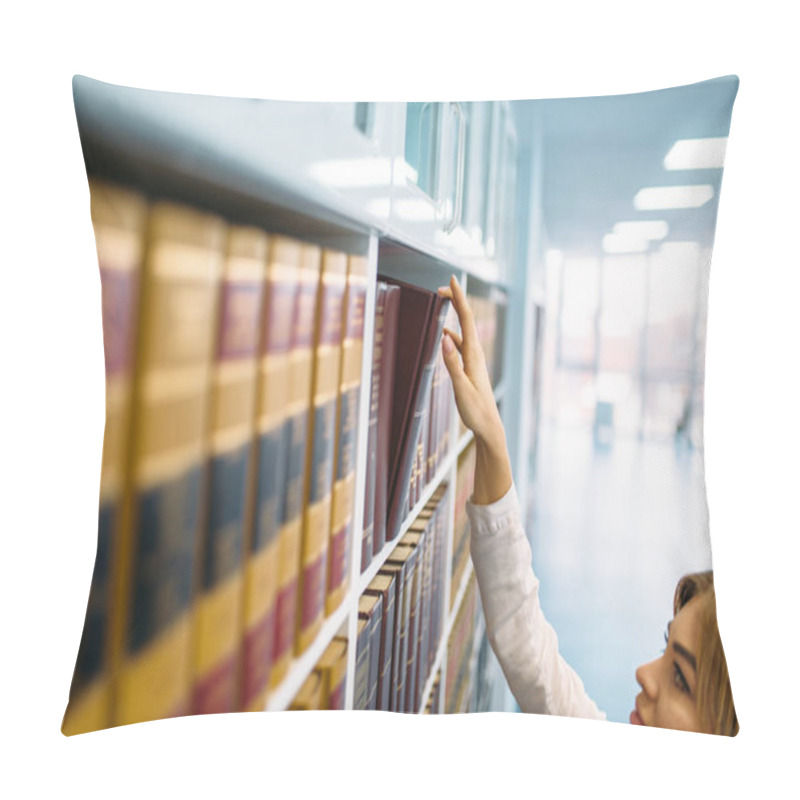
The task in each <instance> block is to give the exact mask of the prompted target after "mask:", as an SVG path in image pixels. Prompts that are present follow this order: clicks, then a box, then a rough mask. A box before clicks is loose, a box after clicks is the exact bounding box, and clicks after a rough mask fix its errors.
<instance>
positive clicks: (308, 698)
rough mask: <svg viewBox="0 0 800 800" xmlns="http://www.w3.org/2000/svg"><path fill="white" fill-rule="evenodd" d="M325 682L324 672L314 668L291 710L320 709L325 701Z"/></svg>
mask: <svg viewBox="0 0 800 800" xmlns="http://www.w3.org/2000/svg"><path fill="white" fill-rule="evenodd" d="M324 691H325V682H324V680H323V677H322V672H321V671H320V670H318V669H315V670H312V672H311V674H310V675H309V676H308V677H307V678H306V679H305V681H304V682H303V685H302V686H301V687H300V690H299V691H298V692H297V694H296V695H295V698H294V700H292V702H291V705H290V706H289V710H290V711H319V710H320V709H322V708H323V706H324V703H325V697H324Z"/></svg>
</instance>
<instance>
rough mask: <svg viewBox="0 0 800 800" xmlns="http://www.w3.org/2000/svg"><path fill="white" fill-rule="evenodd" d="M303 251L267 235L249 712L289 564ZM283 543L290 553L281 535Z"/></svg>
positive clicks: (247, 588) (252, 504) (264, 673)
mask: <svg viewBox="0 0 800 800" xmlns="http://www.w3.org/2000/svg"><path fill="white" fill-rule="evenodd" d="M302 255H303V246H302V244H301V243H300V242H298V241H295V240H293V239H289V238H287V237H285V236H275V235H271V236H270V237H269V255H268V263H267V271H266V286H265V291H264V294H263V312H262V315H261V319H262V330H261V341H260V347H259V370H258V396H257V404H256V409H255V426H256V446H255V447H254V448H253V451H252V454H251V458H252V460H253V462H254V463H253V469H252V472H251V474H250V492H251V494H250V499H249V501H248V503H247V506H246V508H247V517H246V521H245V537H246V538H245V552H246V554H247V555H246V558H247V561H246V566H245V585H244V601H243V622H242V625H243V635H242V654H241V664H240V669H241V673H242V677H241V693H240V701H239V707H240V708H241V709H242V710H247V711H263V710H264V708H265V705H266V697H267V690H268V687H269V681H270V674H271V669H272V662H273V659H274V656H275V653H274V651H275V637H276V629H277V621H276V616H277V603H278V600H277V598H278V584H279V578H282V579H283V581H284V582H286V581H288V580H290V577H287V576H290V575H291V572H290V570H288V569H287V570H285V571H284V572H283V575H280V570H279V548H280V544H281V539H280V532H281V531H283V533H284V535H285V536H286V534H287V531H289V532H291V528H289V527H288V526H286V525H284V522H285V517H286V511H285V509H286V493H287V467H288V453H289V447H290V443H291V436H292V429H293V418H292V416H291V406H290V398H291V373H292V364H291V356H290V354H291V348H292V337H293V314H294V307H295V300H296V296H297V293H298V286H299V283H298V280H299V275H300V272H301V262H302ZM287 409H288V412H287ZM282 525H283V528H282V527H281V526H282ZM283 544H284V545H286V546H287V549H288V550H289V551H290V552H291V549H292V548H291V545H287V543H286V539H285V538H284V540H283ZM295 552H296V549H295ZM294 574H295V576H296V569H295V572H294ZM285 649H286V650H288V646H287V648H285ZM284 663H285V661H284Z"/></svg>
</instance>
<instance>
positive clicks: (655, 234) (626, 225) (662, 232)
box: [614, 219, 669, 239]
mask: <svg viewBox="0 0 800 800" xmlns="http://www.w3.org/2000/svg"><path fill="white" fill-rule="evenodd" d="M668 233H669V225H667V223H666V222H664V220H660V219H654V220H641V221H637V222H618V223H617V224H616V225H614V234H615V235H617V236H627V237H628V238H631V239H664V238H665V237H666V235H667V234H668Z"/></svg>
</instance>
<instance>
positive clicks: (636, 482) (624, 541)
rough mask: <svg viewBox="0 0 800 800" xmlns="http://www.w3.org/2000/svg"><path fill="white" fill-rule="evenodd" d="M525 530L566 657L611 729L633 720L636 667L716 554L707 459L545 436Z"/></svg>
mask: <svg viewBox="0 0 800 800" xmlns="http://www.w3.org/2000/svg"><path fill="white" fill-rule="evenodd" d="M531 491H532V492H533V496H534V498H535V500H534V503H533V507H532V509H531V515H530V516H529V519H528V524H527V530H528V533H529V536H530V538H531V539H532V550H533V564H534V570H535V571H536V573H537V575H538V577H539V580H540V582H541V589H540V598H541V604H542V608H543V610H544V612H545V615H546V616H547V618H548V619H549V621H550V622H551V623H552V625H553V627H554V628H555V630H556V633H557V634H558V637H559V644H560V650H561V653H562V654H563V655H564V657H565V658H566V659H567V661H568V662H569V663H570V664H572V666H573V667H574V668H575V669H576V670H577V672H578V674H579V675H580V676H581V677H582V678H583V681H584V685H585V686H586V688H587V691H588V692H589V694H590V695H591V697H592V698H593V699H594V700H595V702H596V703H597V705H598V706H599V707H600V708H601V709H602V710H604V711H605V712H606V713H607V715H608V718H609V719H610V720H612V721H617V722H627V721H628V715H629V713H630V711H631V709H632V708H633V702H634V698H635V696H636V694H637V692H638V691H639V688H638V685H637V684H636V681H635V678H634V673H635V670H636V667H637V666H639V665H640V664H642V663H645V662H647V661H649V660H651V659H652V658H655V657H656V656H657V655H659V654H660V652H661V649H662V648H663V632H664V629H665V627H666V623H667V621H668V620H669V619H670V618H671V617H672V596H673V592H674V589H675V584H676V582H677V580H678V578H679V577H680V576H681V575H683V574H684V573H686V572H691V571H696V570H701V569H708V568H709V567H710V566H711V554H710V550H709V539H708V513H707V506H706V497H705V484H704V477H703V459H702V454H700V453H699V452H697V451H694V450H690V449H687V448H686V447H684V446H676V445H675V444H673V443H663V444H662V443H648V442H638V441H635V440H623V441H616V442H614V443H613V444H612V445H611V446H610V447H606V448H604V447H602V446H601V447H596V446H595V445H594V444H593V439H592V434H591V431H580V430H578V431H575V430H572V431H570V430H564V429H559V430H557V429H548V428H545V429H543V430H542V432H541V434H540V444H539V462H538V469H537V477H536V483H535V485H534V486H533V487H532V488H531V489H530V490H529V492H531Z"/></svg>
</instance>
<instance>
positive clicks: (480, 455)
mask: <svg viewBox="0 0 800 800" xmlns="http://www.w3.org/2000/svg"><path fill="white" fill-rule="evenodd" d="M511 484H512V476H511V461H510V459H509V456H508V448H507V447H506V437H505V431H504V430H503V426H502V424H500V425H497V426H494V427H493V428H491V429H490V430H489V431H488V432H487V433H485V434H482V435H481V436H478V435H477V434H476V436H475V483H474V488H473V493H472V502H473V504H475V505H479V506H486V505H490V504H491V503H494V502H496V501H497V500H499V499H500V498H501V497H503V496H504V495H505V494H506V493H507V492H508V490H509V489H510V488H511Z"/></svg>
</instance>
